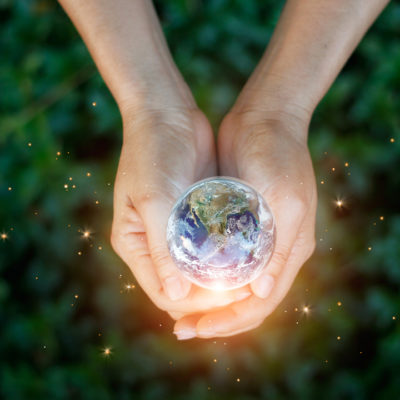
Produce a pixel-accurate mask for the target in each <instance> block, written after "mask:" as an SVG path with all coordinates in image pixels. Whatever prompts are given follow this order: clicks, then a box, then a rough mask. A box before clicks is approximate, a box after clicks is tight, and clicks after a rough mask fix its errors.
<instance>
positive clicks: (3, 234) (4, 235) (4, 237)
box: [0, 232, 8, 242]
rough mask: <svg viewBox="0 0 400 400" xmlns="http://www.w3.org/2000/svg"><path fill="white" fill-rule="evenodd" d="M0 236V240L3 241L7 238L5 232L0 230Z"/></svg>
mask: <svg viewBox="0 0 400 400" xmlns="http://www.w3.org/2000/svg"><path fill="white" fill-rule="evenodd" d="M0 238H1V240H2V241H3V242H4V241H6V240H7V239H8V235H7V233H5V232H2V233H1V235H0Z"/></svg>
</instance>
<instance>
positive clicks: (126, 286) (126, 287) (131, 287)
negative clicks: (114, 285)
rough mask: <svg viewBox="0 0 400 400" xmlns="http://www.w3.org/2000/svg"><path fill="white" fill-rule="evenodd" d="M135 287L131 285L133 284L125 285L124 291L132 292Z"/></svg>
mask: <svg viewBox="0 0 400 400" xmlns="http://www.w3.org/2000/svg"><path fill="white" fill-rule="evenodd" d="M135 287H136V286H135V285H133V284H131V283H128V284H127V285H125V289H126V290H132V289H135Z"/></svg>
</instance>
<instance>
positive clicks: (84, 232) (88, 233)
mask: <svg viewBox="0 0 400 400" xmlns="http://www.w3.org/2000/svg"><path fill="white" fill-rule="evenodd" d="M82 237H84V238H85V239H88V238H90V232H89V231H83V232H82Z"/></svg>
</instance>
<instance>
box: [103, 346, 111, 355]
mask: <svg viewBox="0 0 400 400" xmlns="http://www.w3.org/2000/svg"><path fill="white" fill-rule="evenodd" d="M111 353H112V351H111V348H110V347H106V348H105V349H104V350H103V355H104V356H106V357H108V356H110V355H111Z"/></svg>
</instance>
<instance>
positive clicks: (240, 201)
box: [188, 182, 257, 234]
mask: <svg viewBox="0 0 400 400" xmlns="http://www.w3.org/2000/svg"><path fill="white" fill-rule="evenodd" d="M206 188H207V189H206V190H205V187H204V186H203V187H200V188H198V189H196V190H194V191H193V192H192V193H191V194H190V197H189V201H188V203H189V205H190V209H191V212H192V214H195V215H197V216H198V218H199V219H200V221H201V222H202V223H203V225H204V226H205V227H206V228H207V230H208V232H209V233H221V234H224V232H225V230H226V222H227V216H228V215H229V214H240V213H243V212H245V211H247V210H249V211H251V212H252V213H253V215H257V213H256V212H254V211H255V209H256V208H254V210H252V209H253V207H252V206H253V204H251V203H253V201H249V200H248V197H246V192H245V191H244V190H240V189H235V190H234V192H233V191H232V187H229V186H226V185H223V184H221V183H211V182H210V183H208V185H207V186H206ZM195 215H193V220H194V221H196V218H195Z"/></svg>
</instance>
